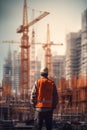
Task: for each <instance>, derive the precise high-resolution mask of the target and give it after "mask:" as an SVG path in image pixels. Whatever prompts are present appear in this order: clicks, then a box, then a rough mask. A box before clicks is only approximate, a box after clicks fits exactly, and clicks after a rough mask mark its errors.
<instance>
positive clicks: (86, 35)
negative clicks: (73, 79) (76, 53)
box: [81, 9, 87, 76]
mask: <svg viewBox="0 0 87 130" xmlns="http://www.w3.org/2000/svg"><path fill="white" fill-rule="evenodd" d="M81 74H82V75H83V76H85V75H87V9H86V10H85V11H84V12H83V13H82V47H81Z"/></svg>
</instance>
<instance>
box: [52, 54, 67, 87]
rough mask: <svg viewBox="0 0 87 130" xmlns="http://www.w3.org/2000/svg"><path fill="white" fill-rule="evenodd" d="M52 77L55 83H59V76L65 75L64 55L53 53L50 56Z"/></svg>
mask: <svg viewBox="0 0 87 130" xmlns="http://www.w3.org/2000/svg"><path fill="white" fill-rule="evenodd" d="M52 62H53V63H52V65H53V67H52V68H53V78H54V81H55V83H56V85H58V84H59V81H60V79H61V78H64V77H65V56H62V55H59V56H58V55H55V56H53V57H52Z"/></svg>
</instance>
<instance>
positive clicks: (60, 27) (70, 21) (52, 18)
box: [0, 0, 87, 80]
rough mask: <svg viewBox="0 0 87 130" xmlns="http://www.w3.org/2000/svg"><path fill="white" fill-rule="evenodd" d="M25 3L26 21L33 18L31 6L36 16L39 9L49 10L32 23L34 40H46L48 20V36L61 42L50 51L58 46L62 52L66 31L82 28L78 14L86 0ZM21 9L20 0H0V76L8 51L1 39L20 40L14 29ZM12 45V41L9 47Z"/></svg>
mask: <svg viewBox="0 0 87 130" xmlns="http://www.w3.org/2000/svg"><path fill="white" fill-rule="evenodd" d="M27 6H28V20H29V21H31V18H32V13H31V12H32V11H31V9H35V17H36V16H37V15H39V11H43V12H44V11H47V12H50V15H48V16H46V17H45V18H43V19H42V20H41V21H39V22H38V23H37V24H35V25H34V27H35V32H36V34H35V35H36V38H35V41H36V42H46V31H47V24H49V25H50V40H51V41H53V42H55V43H59V42H63V43H64V47H62V48H63V49H62V51H61V47H56V48H55V47H54V49H53V51H54V50H55V51H56V52H57V50H58V53H59V54H60V51H61V53H62V54H64V52H65V35H66V34H67V33H68V32H76V31H79V30H80V29H81V14H82V12H83V11H84V10H85V9H86V8H87V0H27ZM22 13H23V0H0V80H1V78H2V65H3V63H4V59H5V57H6V55H7V52H8V44H7V45H6V44H2V43H1V42H2V41H3V40H15V41H20V39H21V35H20V34H17V33H16V29H17V28H18V27H19V26H20V25H21V24H22ZM29 32H31V28H30V31H29ZM30 40H31V39H30ZM14 47H15V46H14V45H11V48H14ZM16 49H17V47H16ZM40 53H41V52H40ZM37 54H39V53H38V52H37Z"/></svg>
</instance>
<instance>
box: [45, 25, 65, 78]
mask: <svg viewBox="0 0 87 130" xmlns="http://www.w3.org/2000/svg"><path fill="white" fill-rule="evenodd" d="M52 45H55V46H62V45H63V44H62V43H60V44H55V43H54V44H51V42H50V29H49V24H47V42H46V43H44V46H43V48H44V49H45V65H46V66H47V67H48V69H49V77H52V76H53V74H52V54H51V48H50V47H51V46H52Z"/></svg>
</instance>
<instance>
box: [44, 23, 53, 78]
mask: <svg viewBox="0 0 87 130" xmlns="http://www.w3.org/2000/svg"><path fill="white" fill-rule="evenodd" d="M46 44H47V47H46V48H45V49H46V50H45V64H46V66H47V67H48V69H49V77H52V61H51V60H52V55H51V49H50V30H49V24H47V43H46Z"/></svg>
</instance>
